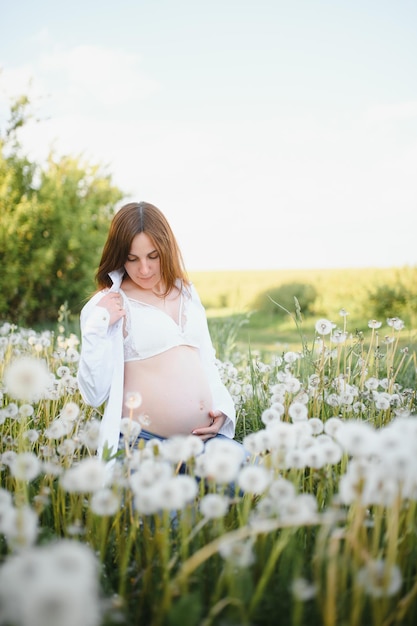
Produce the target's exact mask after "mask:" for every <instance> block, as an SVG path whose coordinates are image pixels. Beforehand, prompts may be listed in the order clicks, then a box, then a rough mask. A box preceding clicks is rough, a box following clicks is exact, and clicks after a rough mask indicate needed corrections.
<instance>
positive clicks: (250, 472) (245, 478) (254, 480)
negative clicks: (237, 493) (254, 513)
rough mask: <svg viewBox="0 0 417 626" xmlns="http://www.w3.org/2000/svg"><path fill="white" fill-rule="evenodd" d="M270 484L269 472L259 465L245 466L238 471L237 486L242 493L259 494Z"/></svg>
mask: <svg viewBox="0 0 417 626" xmlns="http://www.w3.org/2000/svg"><path fill="white" fill-rule="evenodd" d="M270 482H271V477H270V474H269V472H268V471H267V470H266V469H265V468H264V467H262V466H261V465H247V466H246V467H243V468H242V469H241V470H240V473H239V476H238V485H239V487H240V488H241V489H242V491H244V492H246V493H251V494H257V495H259V494H261V493H264V491H265V490H266V489H267V488H268V486H269V484H270Z"/></svg>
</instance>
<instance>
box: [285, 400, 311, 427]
mask: <svg viewBox="0 0 417 626" xmlns="http://www.w3.org/2000/svg"><path fill="white" fill-rule="evenodd" d="M288 415H289V416H290V417H291V419H292V421H293V422H301V421H303V420H307V419H308V408H307V407H306V405H305V404H303V403H302V402H292V403H291V404H290V406H289V407H288Z"/></svg>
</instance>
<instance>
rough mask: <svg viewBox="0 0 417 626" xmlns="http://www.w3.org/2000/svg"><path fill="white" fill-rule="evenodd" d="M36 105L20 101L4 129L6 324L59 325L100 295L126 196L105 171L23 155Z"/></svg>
mask: <svg viewBox="0 0 417 626" xmlns="http://www.w3.org/2000/svg"><path fill="white" fill-rule="evenodd" d="M28 105H29V103H28V100H27V98H25V97H23V98H21V99H19V100H17V101H16V102H15V103H14V104H13V106H12V108H11V112H10V119H9V121H8V123H7V125H6V127H5V129H4V131H2V129H1V128H0V214H1V226H0V263H1V283H0V287H1V288H0V319H7V320H8V321H13V322H16V323H18V324H22V323H24V324H36V323H43V322H46V321H51V320H56V319H57V314H58V310H59V308H60V306H61V305H63V304H64V303H66V305H67V307H68V308H69V309H71V310H72V311H73V312H78V311H79V310H80V308H81V306H82V304H83V302H84V300H85V298H86V297H87V296H88V295H89V293H91V291H92V290H93V289H94V271H95V268H96V267H97V264H98V262H99V258H100V254H101V250H102V247H103V243H104V241H105V237H106V234H107V230H108V227H109V222H110V219H111V217H112V215H113V208H114V205H115V204H116V203H117V202H118V201H119V200H121V199H122V197H123V193H122V191H121V190H120V189H118V188H117V187H116V186H114V185H113V183H112V180H111V176H110V175H109V174H107V173H105V172H103V171H102V169H101V168H100V166H98V165H92V164H89V163H83V162H82V161H81V159H80V158H78V157H72V156H61V157H56V156H55V155H54V154H53V153H50V155H49V157H48V159H47V161H46V163H43V164H39V163H35V162H33V161H31V160H30V159H29V158H28V157H27V156H25V155H24V154H23V153H22V148H21V145H20V143H19V140H18V130H19V128H21V127H22V126H23V125H24V124H25V123H26V121H27V116H28V114H27V110H28Z"/></svg>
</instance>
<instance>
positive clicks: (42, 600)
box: [0, 540, 102, 626]
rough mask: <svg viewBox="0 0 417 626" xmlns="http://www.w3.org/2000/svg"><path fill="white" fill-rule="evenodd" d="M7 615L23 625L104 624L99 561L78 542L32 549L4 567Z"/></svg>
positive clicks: (0, 598) (2, 597) (0, 599)
mask: <svg viewBox="0 0 417 626" xmlns="http://www.w3.org/2000/svg"><path fill="white" fill-rule="evenodd" d="M0 603H1V605H2V609H3V615H2V618H3V620H4V621H5V622H7V623H13V624H19V626H52V625H54V624H60V626H73V624H77V626H99V624H100V623H101V617H102V616H101V608H100V591H99V584H98V566H97V562H96V559H95V556H94V554H93V552H92V551H91V550H90V549H89V548H88V547H87V546H85V545H82V544H80V543H79V542H76V541H69V540H65V541H61V542H59V543H57V544H55V545H53V544H52V545H51V544H48V545H45V546H41V547H36V548H32V549H31V550H29V551H27V552H24V553H22V554H19V555H16V556H12V557H11V558H9V559H7V561H6V562H5V563H4V564H3V565H2V566H1V568H0Z"/></svg>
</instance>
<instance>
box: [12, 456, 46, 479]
mask: <svg viewBox="0 0 417 626" xmlns="http://www.w3.org/2000/svg"><path fill="white" fill-rule="evenodd" d="M41 469H42V464H41V462H40V460H39V459H38V457H37V456H36V455H35V454H33V453H32V452H21V453H20V454H17V455H16V456H15V457H14V459H13V461H12V463H11V465H10V473H11V474H12V476H14V478H17V480H23V481H26V482H30V481H31V480H34V479H35V478H36V477H37V476H39V474H40V473H41Z"/></svg>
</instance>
